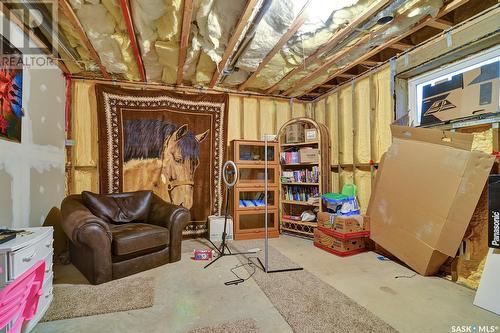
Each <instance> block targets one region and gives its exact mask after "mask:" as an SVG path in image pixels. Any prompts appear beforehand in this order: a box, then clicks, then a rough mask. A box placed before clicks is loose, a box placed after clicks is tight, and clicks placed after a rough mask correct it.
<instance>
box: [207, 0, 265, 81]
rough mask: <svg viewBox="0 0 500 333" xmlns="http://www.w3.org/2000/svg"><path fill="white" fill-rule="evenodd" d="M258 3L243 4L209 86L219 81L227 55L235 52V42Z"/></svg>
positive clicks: (257, 0)
mask: <svg viewBox="0 0 500 333" xmlns="http://www.w3.org/2000/svg"><path fill="white" fill-rule="evenodd" d="M258 4H259V0H248V1H247V3H246V6H245V9H244V10H243V13H242V14H241V16H240V19H239V20H238V24H237V25H236V27H235V29H234V32H233V34H232V36H231V38H230V39H229V42H228V43H227V46H226V50H225V51H224V54H223V55H222V59H221V61H220V62H219V63H218V64H217V69H216V70H215V72H214V74H213V75H212V80H210V84H209V85H208V86H209V87H210V88H213V87H214V86H215V85H216V84H217V81H219V78H220V76H221V74H222V72H223V71H224V68H225V67H226V64H227V61H228V60H229V57H231V55H232V54H233V53H234V52H235V48H236V44H237V43H238V41H239V40H240V37H241V35H242V33H243V31H244V30H245V27H246V26H247V25H248V23H249V22H248V21H249V19H250V17H251V16H252V13H253V11H254V9H255V7H256V6H257V5H258Z"/></svg>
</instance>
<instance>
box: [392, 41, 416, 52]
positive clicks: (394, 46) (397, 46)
mask: <svg viewBox="0 0 500 333" xmlns="http://www.w3.org/2000/svg"><path fill="white" fill-rule="evenodd" d="M413 46H414V45H411V44H408V43H404V42H396V43H393V44H391V46H390V48H391V49H395V50H399V51H406V50H408V49H410V48H412V47H413Z"/></svg>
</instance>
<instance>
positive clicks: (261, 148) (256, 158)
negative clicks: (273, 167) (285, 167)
mask: <svg viewBox="0 0 500 333" xmlns="http://www.w3.org/2000/svg"><path fill="white" fill-rule="evenodd" d="M277 156H278V151H277V145H276V143H268V145H267V161H268V163H277ZM234 158H235V160H236V161H235V162H236V163H243V164H252V163H262V162H264V161H265V143H264V142H260V141H255V142H252V143H248V142H238V141H236V142H235V157H234Z"/></svg>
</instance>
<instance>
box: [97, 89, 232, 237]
mask: <svg viewBox="0 0 500 333" xmlns="http://www.w3.org/2000/svg"><path fill="white" fill-rule="evenodd" d="M96 96H97V114H98V127H99V184H100V191H101V193H117V192H129V191H137V190H144V189H150V190H153V191H154V192H155V193H156V194H157V195H159V196H160V197H161V198H162V199H164V200H165V201H167V202H171V203H173V204H176V205H182V206H183V207H186V208H188V209H190V212H191V219H192V222H191V223H190V224H189V225H188V227H187V229H186V230H185V232H184V235H186V236H187V235H191V236H194V235H201V234H204V233H205V232H206V230H207V228H206V221H207V217H208V216H209V215H212V214H217V215H220V213H221V207H222V199H221V198H222V197H223V195H222V194H223V193H222V184H221V183H222V165H223V162H224V160H225V156H226V147H227V142H226V138H227V115H228V105H229V96H228V94H181V93H175V92H172V91H166V90H138V89H124V88H118V87H113V86H109V85H96Z"/></svg>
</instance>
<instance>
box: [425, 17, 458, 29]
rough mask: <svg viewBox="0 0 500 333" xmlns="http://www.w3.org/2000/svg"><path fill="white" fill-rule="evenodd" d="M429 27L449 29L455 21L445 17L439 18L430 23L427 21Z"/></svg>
mask: <svg viewBox="0 0 500 333" xmlns="http://www.w3.org/2000/svg"><path fill="white" fill-rule="evenodd" d="M427 25H428V26H429V27H432V28H436V29H440V30H447V29H449V28H451V27H452V26H453V23H452V22H450V21H446V20H443V19H437V20H431V21H429V23H427Z"/></svg>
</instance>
